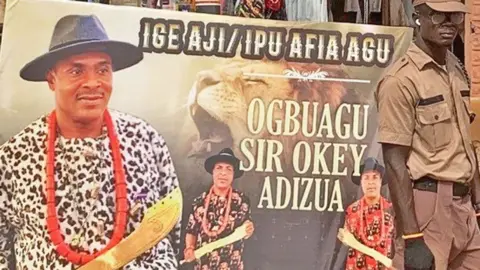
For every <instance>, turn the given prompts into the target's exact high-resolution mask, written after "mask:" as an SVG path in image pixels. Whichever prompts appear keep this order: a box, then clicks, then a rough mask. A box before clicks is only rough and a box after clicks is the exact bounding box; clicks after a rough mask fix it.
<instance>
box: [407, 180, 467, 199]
mask: <svg viewBox="0 0 480 270" xmlns="http://www.w3.org/2000/svg"><path fill="white" fill-rule="evenodd" d="M437 183H438V181H437V180H435V179H432V178H429V177H423V178H420V179H418V180H416V181H414V182H413V188H414V189H418V190H423V191H430V192H435V193H437V186H438V185H437ZM470 190H471V189H470V187H469V186H467V185H464V184H460V183H453V196H454V197H465V196H467V195H468V194H470Z"/></svg>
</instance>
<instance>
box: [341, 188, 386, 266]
mask: <svg viewBox="0 0 480 270" xmlns="http://www.w3.org/2000/svg"><path fill="white" fill-rule="evenodd" d="M392 211H393V209H392V204H391V203H390V202H389V201H387V200H386V199H385V198H383V197H380V200H379V202H378V203H375V204H372V205H367V201H366V199H365V198H362V199H360V200H358V201H356V202H354V203H352V204H351V205H350V206H348V208H347V211H346V215H345V226H344V228H345V229H347V230H348V231H350V232H351V233H352V234H353V235H354V236H355V238H356V239H357V240H358V241H359V242H360V243H362V244H364V245H366V246H368V247H370V248H373V249H375V250H376V251H378V252H380V253H381V254H383V255H385V256H387V257H388V258H393V255H394V252H393V244H394V242H393V241H394V239H395V235H394V234H395V229H394V220H393V215H392ZM345 269H346V270H383V269H388V268H387V267H385V266H384V265H383V264H382V263H380V262H377V261H376V260H375V259H373V258H372V257H370V256H367V255H365V254H363V253H360V252H359V251H357V250H355V249H352V248H350V249H349V250H348V257H347V263H346V266H345Z"/></svg>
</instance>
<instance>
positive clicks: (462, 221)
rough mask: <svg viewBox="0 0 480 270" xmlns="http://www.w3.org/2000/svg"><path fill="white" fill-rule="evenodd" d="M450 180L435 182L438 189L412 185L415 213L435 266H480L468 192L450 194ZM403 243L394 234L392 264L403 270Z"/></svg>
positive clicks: (475, 269)
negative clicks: (431, 189)
mask: <svg viewBox="0 0 480 270" xmlns="http://www.w3.org/2000/svg"><path fill="white" fill-rule="evenodd" d="M452 190H453V183H452V182H440V181H439V182H438V189H437V193H435V192H429V191H423V190H417V189H414V190H413V192H414V194H413V196H414V203H415V215H416V217H417V221H418V225H419V226H420V230H422V232H423V233H424V239H425V242H426V244H427V246H428V247H429V248H430V250H431V251H432V253H433V255H434V257H435V270H480V230H479V228H478V224H477V219H476V216H475V210H474V209H473V206H472V202H471V196H470V195H467V196H465V197H462V198H461V197H453V194H452V193H453V192H452ZM403 251H404V243H403V240H401V237H398V238H397V241H396V245H395V257H394V260H393V266H394V268H395V269H397V270H403V269H404V267H403Z"/></svg>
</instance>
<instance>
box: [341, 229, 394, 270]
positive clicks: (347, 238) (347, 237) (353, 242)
mask: <svg viewBox="0 0 480 270" xmlns="http://www.w3.org/2000/svg"><path fill="white" fill-rule="evenodd" d="M337 237H338V239H339V240H340V241H342V243H343V244H344V245H346V246H349V247H351V248H353V249H356V250H358V251H360V252H361V253H363V254H365V255H368V256H370V257H372V258H374V259H375V260H376V261H379V262H381V263H382V264H383V265H385V266H386V267H388V268H389V269H393V268H392V260H391V259H390V258H388V257H387V256H385V255H383V254H382V253H380V252H378V251H376V250H374V249H373V248H370V247H367V246H365V245H364V244H362V243H360V242H359V241H358V240H357V239H355V236H353V234H352V233H351V232H349V231H348V230H346V229H343V228H340V229H339V230H338V234H337Z"/></svg>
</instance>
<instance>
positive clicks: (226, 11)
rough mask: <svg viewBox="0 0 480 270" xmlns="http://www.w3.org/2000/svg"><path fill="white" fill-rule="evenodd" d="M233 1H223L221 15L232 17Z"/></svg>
mask: <svg viewBox="0 0 480 270" xmlns="http://www.w3.org/2000/svg"><path fill="white" fill-rule="evenodd" d="M235 2H236V1H235V0H223V1H222V14H223V15H232V16H233V14H234V13H235Z"/></svg>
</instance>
